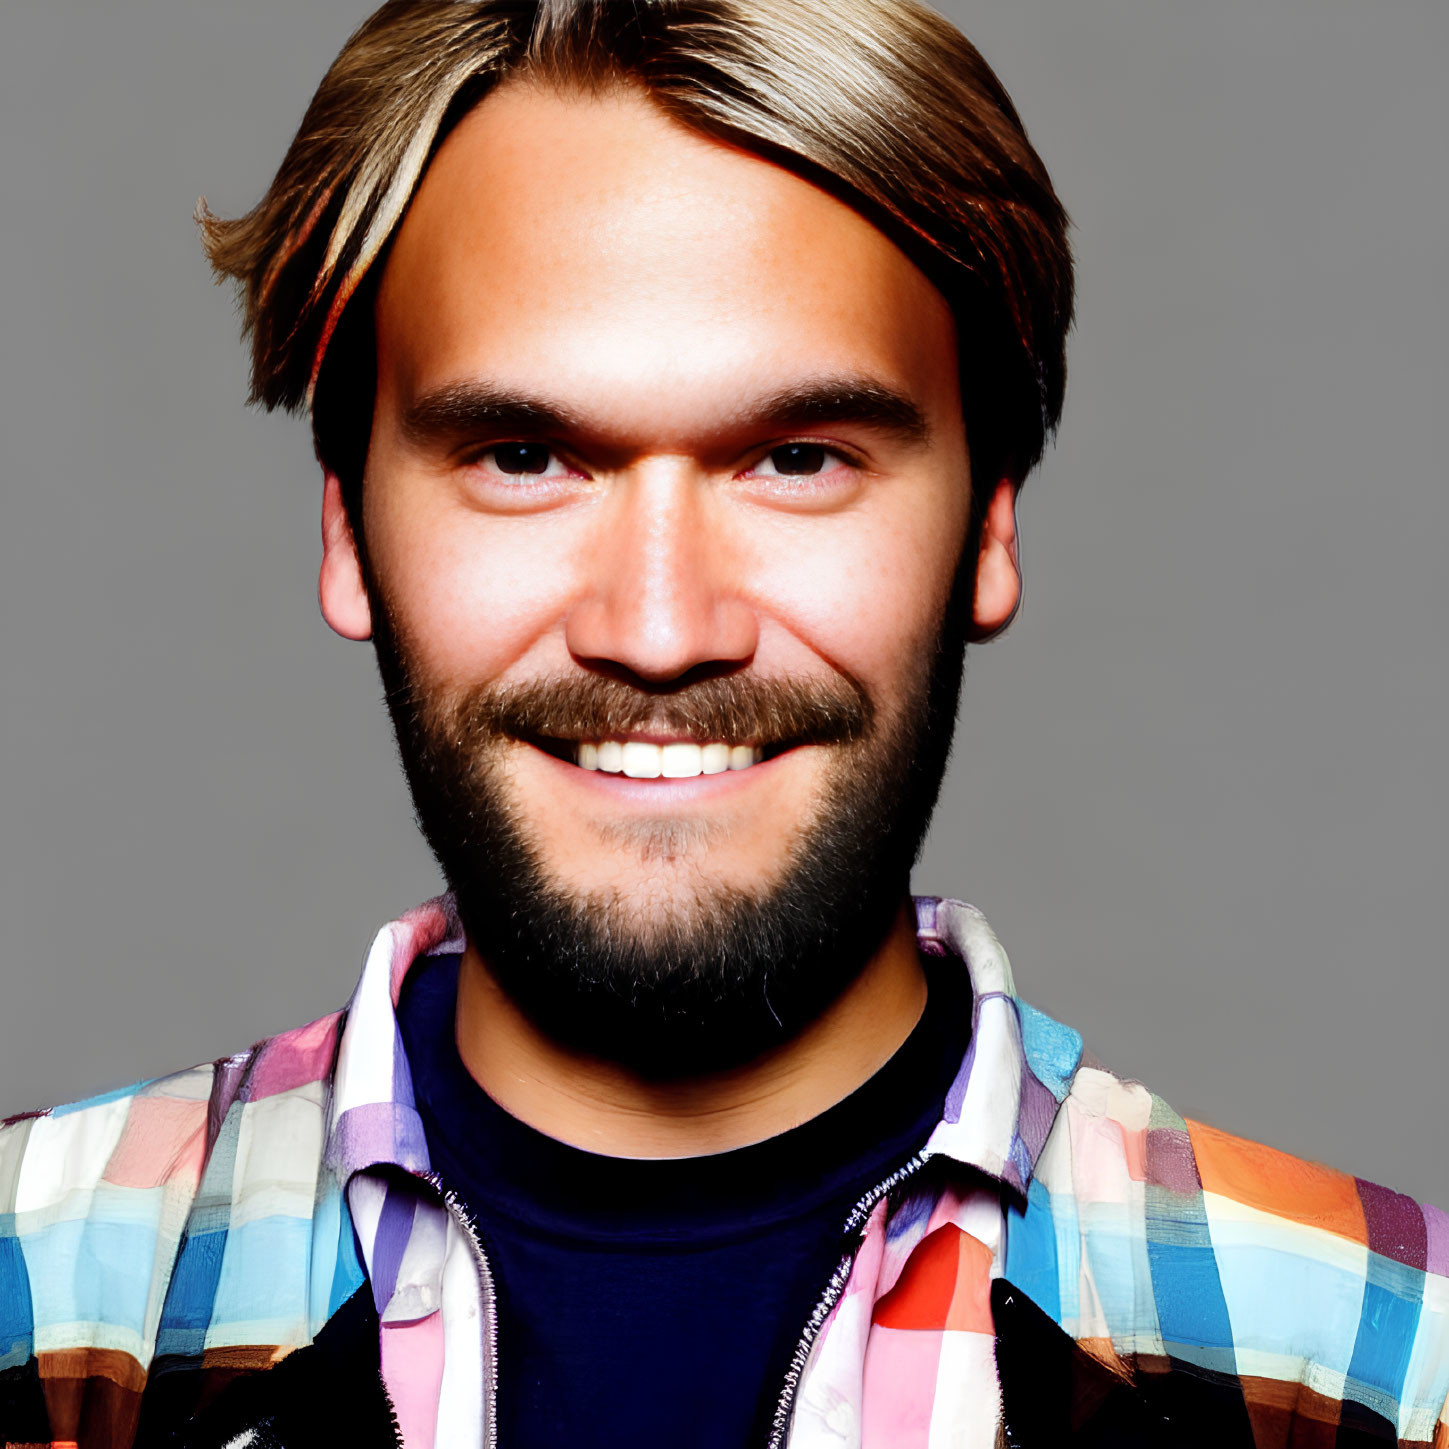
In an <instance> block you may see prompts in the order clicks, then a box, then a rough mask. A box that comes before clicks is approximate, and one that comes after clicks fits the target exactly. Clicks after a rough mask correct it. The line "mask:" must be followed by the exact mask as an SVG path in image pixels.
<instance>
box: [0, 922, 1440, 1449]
mask: <svg viewBox="0 0 1449 1449" xmlns="http://www.w3.org/2000/svg"><path fill="white" fill-rule="evenodd" d="M917 912H918V922H919V938H920V942H921V946H922V949H923V950H925V951H927V952H933V953H936V954H940V955H943V956H953V957H958V958H960V959H961V960H962V961H963V962H964V963H965V967H966V969H967V970H968V971H969V973H970V977H971V984H972V990H973V1023H972V1026H973V1030H972V1038H971V1046H970V1050H969V1052H968V1054H967V1057H966V1059H965V1061H964V1062H963V1063H962V1067H961V1071H960V1073H959V1075H958V1077H957V1080H956V1082H955V1084H954V1086H953V1087H952V1090H951V1092H950V1093H949V1095H948V1098H947V1102H946V1108H945V1113H944V1116H943V1119H942V1121H941V1122H940V1124H939V1125H938V1126H937V1128H936V1129H935V1131H934V1133H933V1134H932V1136H931V1138H930V1140H929V1142H928V1143H927V1144H926V1145H925V1147H924V1148H923V1150H922V1152H921V1153H920V1154H919V1155H918V1157H917V1158H916V1159H913V1161H912V1162H911V1163H909V1164H905V1165H904V1167H903V1171H902V1172H901V1173H900V1174H899V1175H898V1180H897V1181H895V1182H894V1183H893V1185H892V1187H891V1190H890V1191H888V1192H884V1193H882V1195H881V1196H880V1198H879V1201H877V1202H875V1203H874V1204H873V1205H867V1207H866V1208H865V1209H863V1211H862V1214H861V1217H862V1221H861V1223H860V1225H859V1228H860V1231H859V1236H858V1241H857V1243H856V1246H855V1248H854V1251H853V1253H852V1255H851V1257H850V1258H849V1259H848V1260H847V1262H846V1263H844V1264H842V1268H841V1271H840V1272H839V1273H838V1274H837V1276H836V1280H835V1282H833V1283H832V1285H831V1288H830V1291H829V1293H828V1295H827V1297H826V1299H825V1300H824V1301H823V1302H822V1305H821V1312H820V1314H819V1315H818V1320H819V1321H818V1322H817V1323H815V1324H814V1325H813V1327H810V1328H807V1330H806V1332H805V1333H804V1335H803V1337H802V1342H801V1349H800V1352H799V1354H798V1356H797V1361H796V1363H795V1364H794V1365H792V1368H791V1371H790V1379H789V1383H788V1385H787V1388H786V1392H785V1394H784V1395H783V1396H782V1400H781V1411H780V1415H779V1416H778V1420H777V1424H776V1442H777V1443H780V1444H786V1443H788V1444H789V1445H791V1446H793V1449H823V1446H827V1445H829V1446H832V1449H836V1446H861V1449H881V1446H890V1449H914V1446H921V1449H941V1446H951V1449H968V1446H977V1445H980V1446H992V1445H995V1444H996V1443H998V1442H1000V1441H1001V1440H1002V1439H1005V1440H1006V1441H1007V1442H1011V1443H1018V1442H1028V1439H1027V1437H1024V1436H1023V1434H1022V1433H1021V1432H1019V1430H1018V1428H1017V1427H1014V1419H1015V1416H1016V1413H1017V1410H1016V1409H1015V1408H1014V1406H1013V1397H1012V1390H1011V1385H1010V1383H1009V1382H1007V1380H1006V1377H1005V1375H1004V1373H1003V1372H1002V1370H1003V1366H1004V1365H1005V1364H1006V1363H1007V1360H1008V1357H1009V1356H1010V1351H1012V1342H1011V1341H1009V1340H1008V1338H1007V1336H1006V1330H1005V1329H1004V1328H1003V1317H1004V1316H1005V1315H1006V1313H1007V1309H1008V1306H1010V1305H1016V1304H1019V1303H1025V1304H1027V1305H1029V1306H1030V1312H1031V1313H1032V1314H1033V1315H1035V1317H1036V1319H1039V1320H1040V1322H1041V1323H1042V1324H1045V1325H1046V1326H1047V1327H1048V1328H1049V1329H1050V1332H1051V1333H1052V1334H1053V1335H1055V1336H1056V1337H1057V1338H1059V1339H1060V1340H1061V1341H1062V1343H1064V1344H1065V1345H1067V1347H1068V1349H1069V1350H1070V1353H1071V1354H1072V1355H1074V1358H1073V1360H1072V1361H1073V1362H1075V1363H1078V1364H1079V1365H1080V1364H1085V1365H1086V1366H1087V1369H1088V1370H1089V1371H1090V1372H1093V1373H1096V1374H1097V1375H1098V1376H1099V1379H1098V1382H1097V1387H1095V1388H1093V1390H1092V1392H1091V1394H1090V1395H1088V1396H1087V1397H1088V1398H1091V1399H1092V1401H1093V1402H1097V1401H1099V1400H1101V1399H1102V1397H1103V1395H1104V1394H1107V1395H1110V1393H1111V1392H1112V1391H1113V1390H1114V1389H1116V1388H1121V1389H1122V1391H1123V1392H1132V1393H1136V1392H1138V1391H1139V1390H1141V1391H1142V1392H1143V1393H1144V1394H1145V1393H1147V1392H1148V1391H1149V1390H1150V1389H1151V1386H1152V1385H1153V1384H1159V1385H1160V1384H1169V1385H1171V1384H1179V1383H1184V1382H1186V1383H1191V1384H1203V1385H1207V1386H1210V1387H1211V1388H1212V1390H1213V1392H1214V1393H1216V1394H1218V1396H1219V1399H1221V1397H1222V1395H1223V1394H1224V1393H1227V1394H1228V1395H1230V1396H1231V1398H1232V1400H1233V1402H1234V1404H1235V1405H1237V1406H1238V1408H1239V1410H1240V1411H1241V1423H1242V1425H1243V1429H1242V1433H1241V1435H1240V1436H1239V1439H1240V1441H1241V1442H1243V1443H1245V1444H1246V1443H1251V1444H1254V1445H1256V1446H1259V1449H1266V1446H1280V1445H1281V1446H1285V1449H1286V1446H1289V1445H1294V1446H1296V1445H1317V1444H1332V1443H1335V1442H1340V1443H1342V1442H1345V1437H1344V1436H1345V1435H1346V1434H1347V1433H1348V1431H1349V1430H1352V1433H1353V1434H1354V1435H1357V1436H1358V1437H1356V1438H1353V1440H1352V1442H1355V1443H1357V1442H1388V1443H1392V1442H1396V1441H1397V1442H1399V1443H1401V1444H1432V1445H1434V1446H1435V1449H1446V1446H1449V1422H1446V1418H1445V1413H1444V1408H1445V1400H1446V1396H1449V1218H1446V1217H1445V1215H1444V1214H1442V1213H1440V1212H1438V1211H1437V1210H1435V1209H1432V1208H1426V1207H1421V1206H1419V1205H1418V1204H1416V1203H1414V1202H1412V1201H1411V1200H1410V1199H1408V1198H1405V1197H1401V1196H1399V1195H1398V1194H1395V1193H1392V1192H1389V1191H1388V1190H1386V1189H1384V1188H1379V1187H1375V1186H1373V1185H1372V1184H1370V1183H1366V1182H1363V1181H1362V1180H1360V1179H1357V1178H1353V1177H1348V1176H1345V1175H1343V1174H1341V1173H1338V1172H1334V1171H1331V1170H1330V1169H1328V1168H1325V1167H1320V1166H1317V1165H1315V1164H1311V1163H1305V1162H1301V1161H1298V1160H1296V1159H1293V1158H1290V1157H1287V1156H1284V1155H1283V1154H1281V1153H1277V1152H1274V1151H1272V1150H1270V1149H1268V1148H1265V1147H1260V1146H1257V1145H1255V1144H1253V1143H1249V1142H1244V1141H1241V1140H1239V1139H1236V1138H1233V1137H1229V1136H1227V1135H1225V1134H1224V1133H1221V1132H1218V1131H1216V1130H1214V1129H1212V1128H1210V1127H1206V1126H1203V1125H1201V1124H1199V1123H1195V1122H1187V1121H1184V1120H1183V1119H1182V1118H1180V1117H1178V1116H1177V1115H1176V1114H1174V1113H1173V1112H1172V1110H1171V1109H1170V1108H1169V1107H1167V1106H1166V1104H1164V1103H1163V1102H1162V1101H1161V1099H1159V1098H1157V1097H1154V1096H1153V1095H1152V1094H1151V1093H1150V1092H1148V1091H1147V1090H1146V1089H1145V1088H1144V1087H1142V1086H1140V1085H1139V1084H1137V1083H1134V1082H1127V1081H1122V1080H1120V1079H1118V1078H1117V1077H1115V1076H1113V1075H1112V1074H1111V1073H1109V1072H1108V1071H1106V1070H1105V1069H1104V1068H1102V1067H1101V1066H1100V1065H1099V1064H1097V1063H1096V1062H1095V1061H1093V1060H1092V1059H1091V1058H1090V1057H1089V1056H1087V1055H1085V1054H1084V1053H1083V1050H1082V1044H1081V1040H1080V1038H1079V1037H1078V1036H1077V1035H1076V1034H1075V1033H1074V1032H1072V1031H1070V1030H1068V1029H1067V1028H1065V1027H1062V1026H1060V1025H1058V1024H1057V1023H1055V1022H1053V1021H1051V1020H1050V1019H1049V1018H1047V1017H1045V1016H1043V1015H1042V1014H1041V1013H1039V1012H1037V1011H1034V1010H1033V1009H1032V1008H1031V1007H1029V1006H1027V1005H1026V1004H1025V1003H1023V1002H1021V1001H1020V1000H1019V999H1018V998H1017V997H1016V994H1015V990H1014V988H1013V985H1012V978H1011V971H1010V968H1009V966H1008V964H1007V961H1006V957H1005V955H1004V953H1003V952H1002V950H1001V948H1000V946H999V944H998V943H997V941H996V939H995V937H994V936H993V935H992V933H991V931H990V929H989V928H988V927H987V925H986V923H985V921H984V919H983V918H982V917H981V915H980V913H979V912H977V911H976V910H974V909H973V908H972V907H970V906H965V905H962V904H960V903H958V902H952V901H938V900H934V899H922V900H920V901H918V902H917ZM460 947H461V938H460V933H459V929H458V924H457V920H456V917H455V916H454V914H453V913H452V911H451V908H450V906H449V903H448V902H447V901H446V900H441V901H435V902H430V903H428V904H427V905H425V906H423V907H421V908H419V910H417V911H415V912H413V913H411V914H410V915H409V916H406V917H404V918H403V919H402V920H400V921H397V922H394V923H393V924H392V925H390V926H388V927H387V928H385V929H384V930H383V931H382V932H381V933H380V934H379V936H378V937H377V940H376V941H375V942H374V944H373V947H372V950H371V951H370V953H369V956H368V960H367V963H366V965H365V967H364V970H363V974H362V978H361V980H360V982H359V984H358V987H357V990H356V992H355V993H354V995H353V998H352V1001H351V1002H350V1004H349V1006H348V1009H347V1011H346V1012H345V1013H341V1014H339V1015H336V1016H332V1017H328V1018H325V1019H323V1020H322V1021H319V1022H314V1023H313V1024H311V1025H310V1026H306V1027H303V1028H301V1029H300V1030H298V1031H294V1032H290V1033H287V1034H286V1035H283V1036H279V1037H276V1038H273V1039H271V1040H269V1041H266V1042H263V1043H261V1044H259V1045H258V1046H257V1047H255V1048H253V1049H252V1050H251V1051H250V1052H247V1053H244V1054H242V1055H240V1056H237V1057H232V1058H228V1059H225V1060H223V1061H221V1062H218V1063H215V1064H213V1065H210V1066H205V1067H197V1068H194V1069H192V1070H190V1071H187V1072H182V1073H179V1074H177V1075H175V1076H172V1077H167V1078H163V1079H161V1080H159V1081H154V1082H148V1083H143V1084H140V1085H138V1086H135V1087H131V1088H127V1089H125V1090H124V1091H119V1092H115V1093H111V1094H109V1095H107V1096H103V1097H98V1098H94V1099H92V1100H90V1101H88V1102H83V1103H79V1104H77V1105H75V1106H72V1107H66V1108H58V1109H56V1110H54V1111H51V1112H48V1113H41V1114H31V1115H27V1116H24V1117H20V1118H16V1119H12V1120H11V1121H9V1122H8V1123H6V1124H5V1125H4V1127H3V1128H0V1441H3V1442H5V1443H7V1444H49V1445H55V1446H60V1445H79V1446H82V1449H113V1446H114V1449H121V1446H129V1445H131V1444H132V1443H133V1442H134V1441H135V1440H136V1438H137V1435H138V1433H140V1434H141V1435H142V1437H144V1434H145V1430H146V1425H147V1423H148V1422H151V1420H150V1419H148V1415H154V1405H155V1403H156V1402H157V1401H158V1399H159V1397H160V1396H161V1395H163V1394H165V1393H167V1392H169V1389H168V1385H175V1384H178V1383H182V1382H184V1383H185V1384H186V1385H187V1389H186V1394H187V1395H188V1396H189V1397H188V1398H187V1400H186V1402H187V1403H188V1404H190V1405H192V1406H194V1407H198V1408H204V1406H205V1404H206V1403H207V1401H208V1399H209V1397H210V1396H211V1395H213V1394H214V1393H215V1392H216V1390H217V1389H218V1388H219V1387H220V1386H222V1385H224V1384H226V1383H227V1382H230V1381H232V1380H234V1379H236V1378H237V1377H238V1376H239V1375H246V1374H249V1373H255V1372H257V1371H260V1370H265V1369H266V1368H268V1367H269V1366H271V1365H272V1364H274V1363H276V1362H277V1361H278V1360H280V1359H282V1358H283V1357H285V1356H287V1355H288V1354H289V1353H291V1352H293V1351H294V1350H296V1349H299V1348H302V1347H303V1346H305V1345H308V1344H310V1343H312V1341H313V1340H314V1339H315V1338H316V1336H317V1335H318V1333H319V1332H320V1331H321V1329H322V1327H323V1325H324V1324H326V1323H327V1322H328V1321H329V1319H331V1318H332V1316H333V1315H334V1314H336V1313H337V1311H338V1309H339V1307H340V1306H341V1305H342V1304H343V1303H344V1302H346V1301H347V1300H348V1299H349V1298H350V1297H351V1296H352V1295H353V1294H354V1293H355V1292H356V1291H357V1290H358V1289H359V1288H360V1287H361V1286H362V1285H363V1284H364V1283H366V1284H368V1285H369V1286H370V1291H371V1295H372V1300H373V1303H374V1305H375V1307H376V1309H377V1314H378V1319H379V1322H380V1329H379V1333H380V1338H381V1343H380V1349H379V1352H380V1361H381V1365H382V1370H383V1379H384V1382H385V1384H386V1387H387V1391H388V1395H389V1397H390V1399H391V1401H392V1405H393V1408H394V1410H395V1414H396V1418H397V1422H398V1431H399V1435H400V1438H401V1440H402V1442H403V1443H404V1445H405V1446H406V1449H433V1446H439V1449H443V1446H446V1449H454V1446H469V1445H482V1444H485V1443H488V1442H489V1423H488V1420H489V1415H490V1413H491V1406H492V1402H493V1395H494V1385H493V1363H492V1350H491V1343H490V1334H489V1328H488V1326H489V1325H490V1323H491V1322H492V1292H493V1285H492V1281H491V1277H490V1275H489V1274H488V1272H487V1268H486V1264H484V1263H482V1262H480V1259H479V1256H478V1254H477V1250H476V1246H475V1244H474V1241H473V1237H472V1234H471V1232H470V1231H469V1229H468V1225H467V1224H466V1223H465V1222H464V1221H463V1220H462V1218H461V1216H460V1214H458V1213H457V1212H456V1211H455V1210H454V1208H453V1207H452V1206H450V1204H449V1203H447V1202H446V1201H445V1200H444V1199H443V1197H442V1196H441V1195H440V1194H439V1192H438V1190H437V1188H436V1187H435V1185H434V1183H433V1181H432V1180H431V1179H430V1177H429V1176H428V1157H427V1148H426V1143H425V1141H424V1138H423V1132H422V1127H421V1123H420V1121H419V1119H418V1115H417V1112H416V1110H415V1106H414V1101H413V1094H412V1086H411V1081H410V1077H409V1074H408V1067H407V1062H406V1060H405V1058H404V1056H403V1052H402V1046H401V1040H400V1037H399V1034H398V1031H397V1024H396V1019H395V1015H394V1007H395V1004H396V1001H397V999H398V993H399V991H400V989H401V985H402V981H403V978H404V976H405V974H406V972H407V970H408V968H409V966H410V965H411V964H412V962H413V961H414V960H416V959H417V958H418V957H419V956H420V955H423V954H425V953H429V952H439V951H456V950H458V949H460ZM1011 1311H1012V1312H1019V1311H1020V1310H1019V1309H1018V1308H1015V1307H1013V1308H1012V1309H1011ZM504 1351H505V1352H506V1347H505V1349H504ZM1033 1351H1034V1350H1033ZM1029 1367H1030V1364H1029ZM1003 1388H1005V1390H1006V1395H1005V1405H1004V1407H1003ZM1078 1397H1081V1396H1080V1395H1078ZM1145 1401H1146V1400H1144V1402H1145ZM1028 1407H1029V1406H1025V1405H1024V1406H1023V1409H1022V1412H1023V1413H1024V1414H1025V1413H1026V1411H1027V1408H1028ZM1064 1412H1065V1411H1064ZM1073 1412H1075V1410H1073ZM1027 1417H1030V1415H1029V1414H1028V1415H1027ZM1024 1421H1025V1420H1023V1421H1022V1422H1024ZM1063 1422H1066V1421H1065V1420H1064V1421H1063ZM1235 1422H1236V1421H1235ZM1099 1442H1110V1441H1099ZM1133 1442H1157V1441H1155V1440H1151V1439H1149V1440H1145V1441H1142V1440H1133ZM1173 1442H1177V1441H1173ZM1220 1442H1228V1441H1227V1440H1222V1441H1220ZM505 1449H506V1446H505Z"/></svg>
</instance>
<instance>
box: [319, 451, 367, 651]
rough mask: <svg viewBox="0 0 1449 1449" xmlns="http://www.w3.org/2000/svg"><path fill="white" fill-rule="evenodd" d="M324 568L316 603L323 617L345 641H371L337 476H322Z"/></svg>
mask: <svg viewBox="0 0 1449 1449" xmlns="http://www.w3.org/2000/svg"><path fill="white" fill-rule="evenodd" d="M323 478H324V479H325V482H324V485H323V490H322V569H321V572H320V574H319V575H318V578H317V600H318V602H319V603H320V604H321V606H322V617H323V618H324V619H326V621H327V623H328V624H329V625H330V626H331V627H332V629H333V630H334V631H335V632H336V633H338V634H340V635H341V636H342V637H343V638H344V639H371V638H372V609H371V606H370V605H369V604H368V601H367V587H366V585H365V584H364V583H363V578H362V560H361V558H360V557H359V555H358V552H357V540H356V539H355V538H354V537H353V536H352V523H351V520H350V519H349V518H348V517H347V506H346V504H344V503H343V501H342V484H341V483H340V482H339V481H338V479H337V475H336V474H335V473H325V472H324V474H323Z"/></svg>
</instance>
